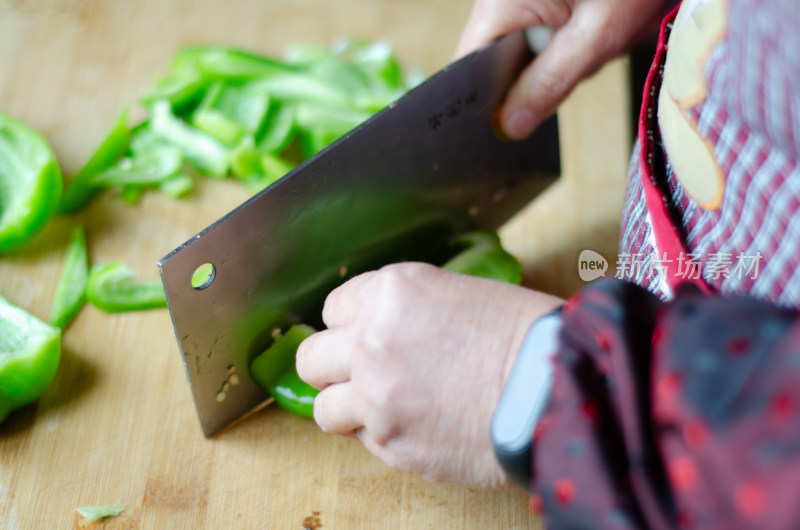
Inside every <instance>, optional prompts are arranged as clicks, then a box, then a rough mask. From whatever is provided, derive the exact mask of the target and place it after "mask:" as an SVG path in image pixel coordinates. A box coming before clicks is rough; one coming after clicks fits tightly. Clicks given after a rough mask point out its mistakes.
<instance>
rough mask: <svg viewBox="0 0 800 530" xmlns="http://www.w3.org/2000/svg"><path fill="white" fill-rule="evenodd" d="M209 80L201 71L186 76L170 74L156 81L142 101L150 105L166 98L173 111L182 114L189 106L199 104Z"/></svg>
mask: <svg viewBox="0 0 800 530" xmlns="http://www.w3.org/2000/svg"><path fill="white" fill-rule="evenodd" d="M209 82H210V81H209V80H208V79H207V78H205V77H204V76H203V75H202V74H199V73H192V74H189V75H187V76H186V77H176V76H170V77H167V78H164V79H162V80H160V81H159V82H158V83H156V86H155V87H153V88H152V89H151V90H150V91H148V92H147V93H145V95H143V96H142V97H141V99H140V101H141V102H142V103H143V104H144V105H146V106H148V107H149V106H150V105H152V104H153V103H155V102H156V101H161V100H166V101H169V103H170V106H171V107H172V110H173V112H175V113H177V114H180V113H181V112H182V111H183V110H185V109H186V108H187V107H192V106H194V105H196V104H197V101H198V100H200V98H202V97H203V93H204V92H205V90H206V88H207V86H208V84H209Z"/></svg>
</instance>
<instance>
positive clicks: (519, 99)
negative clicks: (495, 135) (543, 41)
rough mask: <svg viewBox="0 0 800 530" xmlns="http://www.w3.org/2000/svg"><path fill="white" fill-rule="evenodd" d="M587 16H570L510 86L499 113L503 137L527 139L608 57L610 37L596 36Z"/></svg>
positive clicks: (595, 31) (596, 32) (609, 53)
mask: <svg viewBox="0 0 800 530" xmlns="http://www.w3.org/2000/svg"><path fill="white" fill-rule="evenodd" d="M587 18H588V17H585V16H584V17H581V18H576V17H573V18H572V19H571V20H570V21H569V23H568V24H566V25H565V26H563V27H562V28H560V29H558V30H557V31H556V32H555V34H554V36H553V40H552V41H551V42H550V44H549V45H548V46H547V48H545V50H544V51H543V52H542V53H541V54H540V55H539V56H537V57H536V59H535V60H534V61H533V62H532V63H531V64H530V65H529V66H528V67H527V68H526V69H525V70H524V71H523V73H522V75H521V76H520V78H519V79H518V80H517V82H516V83H515V84H514V86H513V87H512V88H511V90H510V91H509V94H508V96H507V98H506V101H505V104H504V105H503V109H502V112H501V114H500V123H501V126H502V129H503V132H504V133H505V134H506V136H508V137H509V138H511V139H513V140H520V139H523V138H526V137H527V136H528V135H530V134H531V133H532V132H533V130H534V129H535V128H536V127H537V126H538V125H539V124H540V123H541V122H542V121H543V120H544V119H545V118H547V117H548V116H550V115H551V114H553V113H554V112H555V110H556V108H557V107H558V105H560V104H561V102H562V101H563V100H564V99H566V97H567V96H568V95H569V94H570V92H572V89H573V88H574V87H575V85H577V84H578V82H579V81H581V80H582V79H583V78H585V77H587V76H589V75H590V74H591V73H593V72H594V71H595V70H597V69H598V68H599V67H600V66H601V65H602V64H603V63H604V62H605V61H606V60H607V59H609V57H610V55H611V54H612V53H611V50H610V49H609V46H607V44H608V43H609V42H610V40H609V39H604V38H598V37H599V35H598V29H597V25H596V24H595V23H593V22H592V21H591V20H589V21H586V23H585V22H584V21H585V20H586V19H587Z"/></svg>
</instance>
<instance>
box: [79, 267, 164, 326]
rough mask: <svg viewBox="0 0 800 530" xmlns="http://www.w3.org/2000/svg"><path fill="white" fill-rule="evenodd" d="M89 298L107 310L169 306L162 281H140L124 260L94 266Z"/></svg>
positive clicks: (90, 274) (94, 304) (115, 311)
mask: <svg viewBox="0 0 800 530" xmlns="http://www.w3.org/2000/svg"><path fill="white" fill-rule="evenodd" d="M86 297H87V298H88V300H89V302H90V303H91V304H92V305H93V306H95V307H96V308H98V309H101V310H103V311H105V312H106V313H120V312H124V311H138V310H142V309H157V308H162V307H167V297H166V294H165V293H164V286H163V285H162V283H161V281H159V280H151V281H137V280H136V276H135V275H134V273H133V271H132V270H130V269H129V268H128V267H127V266H126V265H125V264H124V263H123V262H121V261H115V262H113V263H109V264H107V265H100V266H96V267H94V268H92V271H91V272H90V273H89V281H88V283H87V285H86Z"/></svg>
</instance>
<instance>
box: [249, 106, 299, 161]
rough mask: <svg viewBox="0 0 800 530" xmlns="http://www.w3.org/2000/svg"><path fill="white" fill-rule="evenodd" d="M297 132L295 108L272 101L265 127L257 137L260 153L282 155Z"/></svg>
mask: <svg viewBox="0 0 800 530" xmlns="http://www.w3.org/2000/svg"><path fill="white" fill-rule="evenodd" d="M294 132H295V106H294V105H292V104H290V103H278V102H275V101H271V102H270V105H269V111H268V113H267V117H266V119H265V120H264V125H263V126H262V128H261V130H260V131H259V132H258V133H257V135H256V150H257V151H258V152H259V153H280V152H281V151H283V150H284V149H286V148H287V147H288V146H289V144H290V143H291V141H292V138H293V137H294Z"/></svg>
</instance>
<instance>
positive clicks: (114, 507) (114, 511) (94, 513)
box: [75, 504, 128, 521]
mask: <svg viewBox="0 0 800 530" xmlns="http://www.w3.org/2000/svg"><path fill="white" fill-rule="evenodd" d="M127 507H128V505H127V504H109V505H107V506H84V507H82V508H75V511H76V512H78V513H79V514H80V515H81V517H83V518H84V519H88V520H90V521H99V520H100V519H105V518H106V517H116V516H117V515H119V514H121V513H122V512H124V511H125V509H126V508H127Z"/></svg>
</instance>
